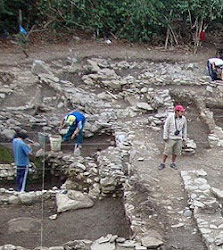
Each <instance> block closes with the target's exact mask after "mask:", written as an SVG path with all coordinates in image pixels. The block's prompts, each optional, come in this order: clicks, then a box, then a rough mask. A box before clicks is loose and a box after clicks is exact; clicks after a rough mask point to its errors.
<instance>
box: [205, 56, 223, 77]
mask: <svg viewBox="0 0 223 250" xmlns="http://www.w3.org/2000/svg"><path fill="white" fill-rule="evenodd" d="M207 68H208V73H209V75H210V77H211V80H212V81H214V80H223V79H222V68H223V60H222V59H220V58H210V59H208V61H207Z"/></svg>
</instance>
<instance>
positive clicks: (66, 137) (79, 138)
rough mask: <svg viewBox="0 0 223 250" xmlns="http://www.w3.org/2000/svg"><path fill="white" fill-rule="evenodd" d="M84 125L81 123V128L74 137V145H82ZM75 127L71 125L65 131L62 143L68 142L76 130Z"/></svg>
mask: <svg viewBox="0 0 223 250" xmlns="http://www.w3.org/2000/svg"><path fill="white" fill-rule="evenodd" d="M84 124H85V122H83V123H82V128H81V129H80V131H79V132H78V134H77V136H76V144H77V145H78V146H79V145H82V143H83V129H84ZM76 128H77V125H75V124H74V125H71V126H70V127H69V130H68V131H67V133H66V134H65V135H64V136H63V141H69V140H70V139H71V136H72V134H73V133H74V131H75V130H76Z"/></svg>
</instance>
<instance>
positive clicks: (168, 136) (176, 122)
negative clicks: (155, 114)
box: [159, 105, 187, 170]
mask: <svg viewBox="0 0 223 250" xmlns="http://www.w3.org/2000/svg"><path fill="white" fill-rule="evenodd" d="M184 111H185V109H184V107H183V106H182V105H176V106H175V108H174V113H173V114H170V115H169V116H168V117H167V119H166V121H165V124H164V129H163V140H164V142H165V147H164V152H163V160H162V163H161V164H160V165H159V170H162V169H164V168H165V167H166V160H167V157H168V155H170V154H171V155H172V159H171V164H170V167H171V168H173V169H177V165H176V163H175V161H176V158H177V156H178V155H181V151H182V145H183V141H186V140H187V120H186V117H185V116H184V115H183V114H184Z"/></svg>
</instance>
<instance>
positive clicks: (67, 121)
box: [59, 111, 86, 150]
mask: <svg viewBox="0 0 223 250" xmlns="http://www.w3.org/2000/svg"><path fill="white" fill-rule="evenodd" d="M85 120H86V118H85V116H84V115H83V114H82V113H80V112H78V111H73V112H70V113H68V114H67V115H66V116H65V117H64V118H63V119H62V120H61V123H60V127H59V130H61V129H62V128H63V127H64V125H69V129H68V131H67V133H66V134H65V135H64V136H63V138H62V140H63V141H68V140H70V139H74V138H75V137H76V142H75V147H74V150H76V149H77V148H80V147H81V146H82V143H83V129H84V125H85Z"/></svg>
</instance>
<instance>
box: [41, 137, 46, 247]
mask: <svg viewBox="0 0 223 250" xmlns="http://www.w3.org/2000/svg"><path fill="white" fill-rule="evenodd" d="M43 150H44V152H45V150H46V144H45V142H44V144H43ZM45 164H46V163H45V153H44V159H43V171H42V196H41V228H40V247H41V248H40V249H42V246H43V231H44V230H43V222H44V218H43V216H44V199H43V198H44V197H43V190H44V187H45V186H44V182H45V167H46V166H45Z"/></svg>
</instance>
